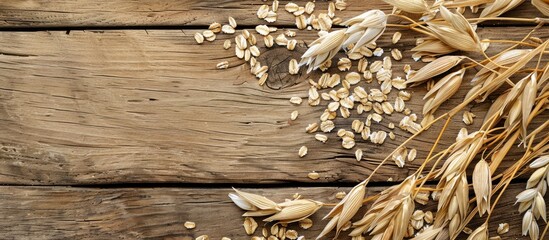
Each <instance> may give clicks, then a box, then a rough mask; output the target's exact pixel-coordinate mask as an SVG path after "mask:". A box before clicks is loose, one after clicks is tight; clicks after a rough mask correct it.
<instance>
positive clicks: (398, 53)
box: [391, 48, 402, 61]
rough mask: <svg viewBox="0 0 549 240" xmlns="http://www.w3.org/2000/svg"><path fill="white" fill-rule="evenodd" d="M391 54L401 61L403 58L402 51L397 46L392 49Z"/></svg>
mask: <svg viewBox="0 0 549 240" xmlns="http://www.w3.org/2000/svg"><path fill="white" fill-rule="evenodd" d="M391 56H392V57H393V59H394V60H397V61H400V60H401V59H402V52H400V50H398V49H396V48H393V50H391Z"/></svg>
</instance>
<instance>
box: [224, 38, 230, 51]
mask: <svg viewBox="0 0 549 240" xmlns="http://www.w3.org/2000/svg"><path fill="white" fill-rule="evenodd" d="M223 48H224V49H225V50H227V49H229V48H231V40H229V39H227V40H225V42H224V43H223Z"/></svg>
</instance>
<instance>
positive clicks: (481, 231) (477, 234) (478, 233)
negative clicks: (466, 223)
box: [467, 223, 489, 240]
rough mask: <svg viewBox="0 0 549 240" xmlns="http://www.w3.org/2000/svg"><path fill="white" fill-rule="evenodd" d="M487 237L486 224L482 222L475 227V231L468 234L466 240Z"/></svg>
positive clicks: (482, 239) (480, 239)
mask: <svg viewBox="0 0 549 240" xmlns="http://www.w3.org/2000/svg"><path fill="white" fill-rule="evenodd" d="M488 238H489V236H488V226H487V225H486V223H484V224H482V225H481V226H480V227H478V228H477V229H475V231H473V232H472V233H471V234H470V235H469V237H468V238H467V240H488Z"/></svg>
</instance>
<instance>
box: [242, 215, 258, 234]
mask: <svg viewBox="0 0 549 240" xmlns="http://www.w3.org/2000/svg"><path fill="white" fill-rule="evenodd" d="M243 225H244V230H245V231H246V234H248V235H252V234H254V232H255V230H256V229H257V226H258V225H257V222H256V221H255V220H254V219H253V218H252V217H246V218H245V219H244V224H243Z"/></svg>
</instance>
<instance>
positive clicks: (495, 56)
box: [481, 23, 543, 63]
mask: <svg viewBox="0 0 549 240" xmlns="http://www.w3.org/2000/svg"><path fill="white" fill-rule="evenodd" d="M542 26H543V23H539V24H538V25H536V26H535V27H534V28H532V30H530V32H528V34H526V36H524V37H523V38H522V40H520V42H524V41H526V39H528V38H530V36H532V34H534V32H536V31H537V30H538V29H539V28H541V27H542ZM518 46H519V45H518V44H515V45H513V46H511V47H508V48H506V49H505V50H503V51H501V52H499V53H498V54H496V55H494V56H493V58H497V57H499V56H500V55H502V54H503V53H505V52H507V51H509V50H512V49H515V48H516V47H518ZM481 62H482V63H484V62H486V60H484V61H481Z"/></svg>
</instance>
